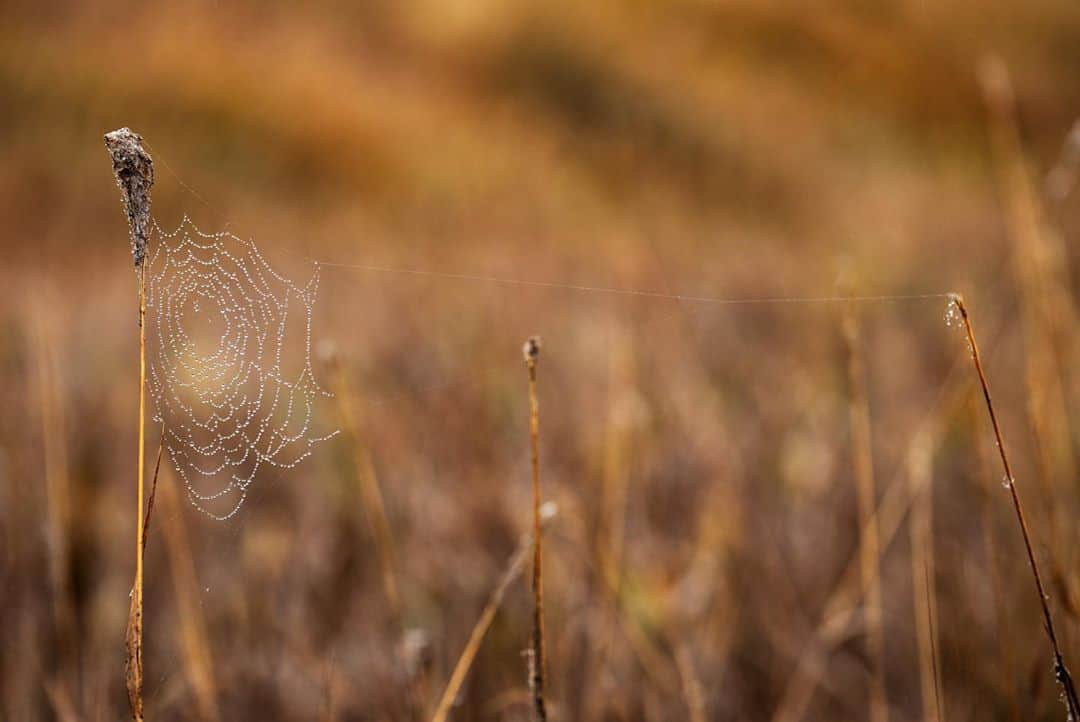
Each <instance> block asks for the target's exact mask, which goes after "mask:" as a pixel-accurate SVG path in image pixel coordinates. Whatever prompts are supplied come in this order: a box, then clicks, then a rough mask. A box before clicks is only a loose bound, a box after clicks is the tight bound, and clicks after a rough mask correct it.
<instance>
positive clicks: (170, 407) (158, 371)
mask: <svg viewBox="0 0 1080 722" xmlns="http://www.w3.org/2000/svg"><path fill="white" fill-rule="evenodd" d="M154 231H155V233H154V236H155V237H154V239H153V240H154V241H156V242H154V243H153V244H152V248H151V255H150V261H149V263H150V265H149V267H148V269H147V270H148V273H147V295H146V306H147V323H148V328H147V330H148V331H149V332H150V338H149V340H148V347H147V352H148V355H149V366H150V375H149V382H148V383H149V386H150V391H151V394H152V396H153V398H154V401H155V407H156V408H155V412H156V413H155V420H156V421H158V422H159V423H162V424H163V428H164V438H163V443H164V445H165V448H166V449H167V450H168V453H169V457H170V459H171V461H172V463H173V466H174V467H175V468H176V471H177V473H178V474H179V476H180V478H181V479H182V480H183V481H184V485H185V486H186V488H187V494H188V498H189V500H190V501H191V503H192V504H193V505H194V506H195V507H196V508H198V509H199V510H200V511H202V512H203V513H205V514H207V515H208V516H210V517H213V518H215V519H220V520H223V519H228V518H230V517H232V516H234V515H235V514H236V513H237V512H238V511H239V510H240V507H241V506H242V505H243V503H244V500H245V499H246V498H247V494H248V488H249V487H250V486H251V484H252V483H254V481H255V479H256V478H257V477H258V476H259V474H260V472H261V471H264V469H266V467H276V468H278V469H288V468H292V467H294V466H296V465H297V464H299V463H300V462H301V461H303V460H304V459H306V458H307V457H308V456H310V455H311V454H312V453H313V451H314V447H315V446H316V445H317V444H318V443H319V442H321V441H325V440H326V439H328V438H330V437H332V436H334V435H335V434H336V433H337V431H334V432H331V433H330V434H326V435H322V436H317V435H315V434H314V433H313V415H314V407H315V402H316V400H317V399H318V398H319V397H322V396H329V394H328V393H327V392H325V391H323V390H322V389H321V388H320V387H319V386H318V384H317V383H316V381H315V377H314V374H313V372H312V363H311V317H312V310H313V308H314V306H315V296H316V291H317V289H318V284H319V267H318V265H317V264H316V266H315V271H314V273H313V274H312V276H311V279H310V280H309V281H308V282H307V284H306V285H304V286H298V285H297V284H295V283H293V282H292V281H291V280H290V279H288V278H286V277H285V276H283V275H281V274H279V273H277V272H276V271H274V269H273V268H272V267H271V266H270V264H269V263H268V262H267V261H266V259H265V258H264V257H263V255H262V254H261V253H260V252H259V249H258V248H257V247H256V246H255V244H254V243H253V242H252V241H248V240H243V239H241V238H239V237H237V236H235V235H233V234H231V233H226V232H221V233H214V234H205V233H203V232H201V231H200V230H199V229H198V228H197V227H196V226H195V225H194V223H192V222H191V221H190V220H189V219H188V218H187V217H185V218H184V219H183V220H182V221H181V223H180V226H179V227H178V228H177V229H176V230H174V231H164V230H163V229H162V228H161V227H160V226H158V225H157V224H156V222H155V224H154ZM290 319H291V320H292V321H293V322H294V325H295V323H296V322H299V323H302V324H303V328H302V344H299V343H288V342H287V339H288V341H294V340H295V338H294V336H293V335H290V336H288V337H287V336H286V330H287V327H288V325H289V324H288V322H289V321H290ZM292 333H293V334H295V329H294V330H293V332H292ZM287 367H288V368H289V369H291V368H292V367H296V369H297V370H296V371H286V368H287Z"/></svg>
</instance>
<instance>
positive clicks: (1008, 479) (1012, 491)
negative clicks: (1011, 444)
mask: <svg viewBox="0 0 1080 722" xmlns="http://www.w3.org/2000/svg"><path fill="white" fill-rule="evenodd" d="M950 303H952V304H953V305H954V306H955V307H956V309H957V310H958V311H959V312H960V318H961V319H962V320H963V323H964V332H965V333H966V334H967V340H968V344H969V346H970V347H971V358H972V361H973V362H974V364H975V372H976V373H977V374H978V376H979V384H980V386H981V387H982V392H983V398H984V399H985V401H986V410H987V412H988V413H989V414H990V424H991V426H992V427H993V429H994V440H995V442H996V443H997V449H998V455H999V456H1000V457H1001V466H1002V469H1003V470H1004V472H1005V486H1006V488H1007V489H1008V490H1009V497H1010V498H1011V499H1012V504H1013V510H1014V511H1015V512H1016V521H1017V523H1018V524H1019V525H1020V534H1021V535H1022V536H1023V538H1024V549H1025V551H1026V552H1027V558H1028V564H1029V565H1030V566H1031V575H1032V578H1033V579H1034V581H1035V591H1036V593H1037V594H1038V596H1039V606H1040V608H1041V609H1042V615H1043V628H1044V629H1045V630H1046V636H1047V638H1048V639H1049V641H1050V649H1051V651H1052V652H1053V655H1054V674H1055V676H1056V677H1057V680H1058V682H1059V683H1060V684H1061V687H1062V691H1063V693H1064V695H1063V696H1064V699H1065V706H1066V707H1067V708H1068V711H1069V719H1080V699H1078V698H1077V694H1076V687H1075V685H1074V684H1073V679H1072V675H1071V674H1070V673H1069V669H1068V667H1066V666H1065V658H1064V657H1063V656H1062V654H1061V647H1060V645H1059V644H1058V635H1057V631H1056V630H1055V628H1054V618H1053V615H1052V614H1051V613H1050V606H1049V604H1048V603H1047V600H1048V599H1049V597H1048V596H1047V594H1046V589H1045V586H1044V585H1043V580H1042V574H1040V572H1039V564H1038V562H1037V561H1036V559H1035V552H1034V549H1033V547H1032V544H1031V533H1030V531H1029V530H1028V524H1027V519H1026V517H1025V516H1024V507H1023V504H1021V502H1020V494H1019V492H1018V491H1017V490H1016V479H1015V477H1014V476H1013V471H1012V465H1011V464H1010V463H1009V455H1008V453H1007V452H1006V451H1005V440H1004V439H1003V438H1002V433H1001V425H1000V424H999V423H998V417H997V413H996V412H995V411H994V402H993V400H992V399H991V397H990V385H989V383H988V382H987V380H986V372H985V371H984V370H983V364H982V357H981V356H980V354H979V345H978V343H976V341H975V331H974V329H973V328H972V325H971V317H970V316H969V315H968V310H967V306H966V305H965V304H964V298H963V296H961V295H959V294H956V295H953V296H952V297H951V299H950Z"/></svg>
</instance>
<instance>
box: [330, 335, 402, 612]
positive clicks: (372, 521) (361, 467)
mask: <svg viewBox="0 0 1080 722" xmlns="http://www.w3.org/2000/svg"><path fill="white" fill-rule="evenodd" d="M328 361H329V365H330V367H331V369H332V372H333V374H334V391H335V394H334V396H335V398H336V400H337V407H338V416H339V418H340V419H341V428H342V431H344V432H345V435H346V436H347V437H348V438H349V441H350V443H349V447H350V448H351V449H352V452H353V463H354V464H355V466H356V481H357V490H358V491H359V492H360V499H361V504H362V506H363V507H364V515H365V516H366V518H367V522H368V526H369V527H370V529H371V534H372V536H373V537H374V541H375V549H376V554H377V555H378V557H379V569H380V572H381V575H382V583H383V591H384V593H385V594H386V601H387V602H388V603H389V605H390V610H391V613H392V614H393V616H394V621H395V624H397V625H398V626H400V625H401V597H400V595H399V594H398V583H397V575H396V573H395V571H394V570H395V562H394V535H393V533H392V532H391V530H390V520H389V518H388V517H387V515H386V505H385V503H384V502H383V494H382V489H381V487H380V486H379V478H378V476H377V475H376V473H375V464H374V462H373V461H372V458H371V450H370V449H369V447H368V445H367V444H366V443H365V442H364V438H363V436H362V435H361V432H360V423H359V420H358V419H357V418H356V413H355V411H354V409H355V406H356V404H355V398H354V394H353V391H352V386H351V385H350V384H349V377H348V374H347V373H345V368H344V365H343V364H342V363H341V362H340V359H338V358H337V355H336V353H332V355H331V356H330V358H329V359H328Z"/></svg>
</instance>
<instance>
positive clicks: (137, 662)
mask: <svg viewBox="0 0 1080 722" xmlns="http://www.w3.org/2000/svg"><path fill="white" fill-rule="evenodd" d="M105 148H106V150H108V152H109V157H110V158H111V159H112V167H113V174H114V175H115V176H116V183H117V185H118V186H119V187H120V193H121V197H122V199H123V201H124V210H125V212H126V214H127V219H128V230H129V233H130V236H131V255H132V258H133V259H134V262H135V272H136V274H137V278H138V303H139V418H138V425H139V452H138V464H139V466H138V472H137V481H136V497H135V498H136V513H135V581H134V583H133V585H132V588H131V604H130V607H129V609H128V623H127V632H126V634H125V647H126V655H125V661H126V665H125V666H126V675H125V676H126V678H127V692H128V703H129V704H130V706H131V717H132V719H134V720H135V721H136V722H142V719H143V658H142V651H143V528H144V516H143V505H144V497H145V469H146V425H145V419H146V263H145V260H146V247H147V242H148V240H149V237H150V188H151V187H152V186H153V185H154V161H153V159H151V157H150V155H149V154H148V153H147V152H146V150H145V149H144V148H143V146H142V137H141V136H140V135H139V134H138V133H133V132H132V131H131V130H130V129H128V128H120V129H119V130H114V131H113V132H111V133H107V134H106V135H105Z"/></svg>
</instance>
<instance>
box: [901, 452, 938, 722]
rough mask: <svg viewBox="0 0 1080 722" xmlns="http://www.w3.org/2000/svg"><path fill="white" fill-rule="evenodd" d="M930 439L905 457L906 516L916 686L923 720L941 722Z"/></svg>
mask: <svg viewBox="0 0 1080 722" xmlns="http://www.w3.org/2000/svg"><path fill="white" fill-rule="evenodd" d="M933 447H934V444H933V439H932V438H931V437H930V435H929V433H925V434H920V435H919V436H918V437H916V440H915V442H914V443H913V444H912V447H911V451H910V453H909V454H908V458H907V465H908V479H909V482H910V484H911V486H912V496H913V497H914V502H913V505H912V509H911V514H910V516H909V517H908V522H909V530H910V531H909V533H910V535H911V582H912V585H911V586H912V601H913V603H914V608H915V614H914V619H915V640H916V642H917V644H918V648H919V684H920V690H921V693H922V694H921V696H922V707H923V720H925V721H926V722H941V720H942V719H943V714H942V711H941V710H942V700H941V680H940V678H939V674H938V669H939V665H938V658H939V655H938V640H937V634H936V630H935V624H934V621H935V620H936V619H937V605H936V594H935V590H934V544H933V533H934V532H933V473H932V468H931V466H932V461H933Z"/></svg>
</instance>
